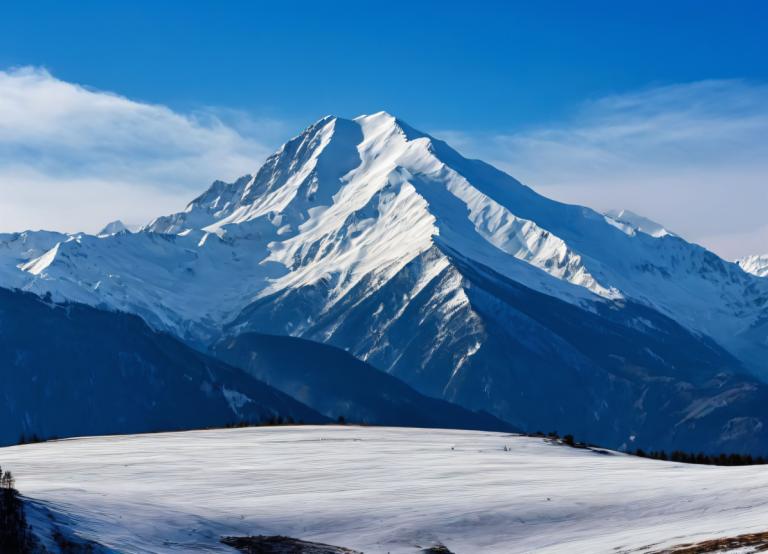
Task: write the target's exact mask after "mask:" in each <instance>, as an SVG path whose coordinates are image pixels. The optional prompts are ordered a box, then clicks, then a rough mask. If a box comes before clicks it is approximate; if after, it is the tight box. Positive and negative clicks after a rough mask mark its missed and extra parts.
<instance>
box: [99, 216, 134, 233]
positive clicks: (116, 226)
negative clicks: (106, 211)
mask: <svg viewBox="0 0 768 554" xmlns="http://www.w3.org/2000/svg"><path fill="white" fill-rule="evenodd" d="M133 231H134V229H132V228H130V227H128V226H127V225H126V224H125V223H123V222H122V221H120V220H119V219H116V220H115V221H110V222H109V223H107V224H106V225H105V226H104V228H103V229H102V230H101V231H99V232H98V233H97V236H99V237H104V236H109V235H116V234H117V233H131V232H133Z"/></svg>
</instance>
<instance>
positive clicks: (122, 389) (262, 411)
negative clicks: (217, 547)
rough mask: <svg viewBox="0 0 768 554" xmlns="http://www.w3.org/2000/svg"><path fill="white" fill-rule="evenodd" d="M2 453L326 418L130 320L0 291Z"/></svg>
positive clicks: (124, 315)
mask: <svg viewBox="0 0 768 554" xmlns="http://www.w3.org/2000/svg"><path fill="white" fill-rule="evenodd" d="M0 379H1V380H2V389H1V392H0V422H2V424H1V425H0V445H7V444H13V443H15V442H16V441H18V439H19V437H20V436H21V435H22V434H24V435H26V436H28V437H29V436H31V435H37V436H39V437H40V438H50V437H54V436H57V437H69V436H75V435H102V434H116V433H138V432H147V431H163V430H177V429H194V428H202V427H211V426H220V425H225V424H229V423H237V422H253V423H259V422H262V421H266V420H268V419H270V418H273V417H277V416H280V417H283V418H288V417H291V418H293V419H294V420H296V421H299V420H303V421H305V422H308V423H309V422H324V421H326V418H324V417H323V416H321V415H320V414H318V413H317V412H315V411H314V410H312V409H310V408H308V407H307V406H305V405H303V404H301V403H299V402H297V401H295V400H294V399H292V398H290V397H289V396H287V395H286V394H283V393H282V392H279V391H277V390H275V389H273V388H272V387H270V386H268V385H265V384H264V383H261V382H260V381H258V380H256V379H254V378H253V377H250V376H249V375H246V374H245V373H244V372H242V371H241V370H239V369H235V368H233V367H230V366H228V365H226V364H224V363H223V362H220V361H218V360H215V359H212V358H210V357H208V356H205V355H202V354H200V353H198V352H196V351H194V350H192V349H191V348H189V347H188V346H185V345H184V344H183V343H181V342H179V341H178V340H177V339H175V338H173V337H171V336H170V335H167V334H165V333H158V332H156V331H153V330H151V329H150V328H149V327H148V326H147V325H146V323H144V322H143V321H142V320H141V319H140V318H138V317H136V316H134V315H128V314H122V313H116V312H107V311H102V310H98V309H94V308H91V307H88V306H83V305H78V304H65V305H56V304H52V303H50V302H49V301H46V300H44V299H41V298H39V297H37V296H34V295H31V294H26V293H21V292H13V291H9V290H6V289H0Z"/></svg>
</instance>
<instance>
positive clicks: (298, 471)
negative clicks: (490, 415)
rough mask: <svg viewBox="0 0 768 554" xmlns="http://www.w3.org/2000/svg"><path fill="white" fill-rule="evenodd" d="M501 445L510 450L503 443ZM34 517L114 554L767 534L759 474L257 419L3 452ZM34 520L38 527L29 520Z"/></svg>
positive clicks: (469, 549)
mask: <svg viewBox="0 0 768 554" xmlns="http://www.w3.org/2000/svg"><path fill="white" fill-rule="evenodd" d="M505 447H507V449H508V450H505ZM0 465H2V466H3V467H4V468H8V469H11V470H12V471H13V472H14V474H16V476H17V478H18V486H19V489H20V491H21V492H22V494H23V495H24V496H25V497H26V498H27V499H28V500H29V502H30V506H31V508H32V509H31V516H32V519H33V520H34V521H35V522H40V521H44V520H45V519H46V518H44V517H41V514H42V513H43V512H44V510H46V509H47V510H50V511H51V512H52V513H53V515H54V516H55V518H56V521H58V522H59V523H58V524H59V525H61V526H62V527H63V528H64V529H65V531H66V530H67V529H69V530H71V531H73V532H74V533H76V534H77V535H79V536H80V537H82V538H86V539H90V540H94V541H98V542H99V543H101V544H103V545H105V546H107V547H109V548H110V549H114V551H117V552H126V553H128V552H131V553H132V552H136V553H139V552H141V553H146V552H234V550H232V549H230V548H229V547H227V546H224V545H222V544H220V543H219V539H220V537H221V536H222V535H246V534H270V535H272V534H281V535H288V536H291V537H295V538H299V539H305V540H311V541H318V542H323V543H329V544H334V545H339V546H345V547H349V548H354V549H358V550H362V551H364V552H366V553H372V552H392V553H394V552H405V553H408V552H410V553H415V552H418V551H419V548H420V547H421V548H423V547H427V546H431V545H434V544H436V543H443V544H445V545H446V546H447V547H448V548H450V549H451V550H452V551H453V552H455V553H477V552H483V553H484V552H499V553H513V552H559V553H562V552H569V553H573V552H585V553H586V552H589V553H594V552H631V551H635V550H636V549H638V548H641V547H646V546H649V545H652V546H651V547H650V548H649V549H648V551H651V552H652V551H656V550H659V549H661V548H663V547H665V546H672V545H676V544H680V543H685V542H695V541H702V540H705V539H710V538H717V537H726V536H733V535H739V534H742V533H747V532H761V531H766V530H768V468H766V467H765V466H752V467H734V468H725V467H710V466H693V465H683V464H675V463H669V462H658V461H653V460H647V459H640V458H635V457H632V456H626V455H623V454H617V453H599V452H593V451H589V450H581V449H573V448H569V447H566V446H562V445H557V444H552V443H550V442H548V441H545V440H542V439H538V438H530V437H521V436H515V435H507V434H501V433H482V432H473V431H451V430H428V429H400V428H360V427H338V426H321V427H314V426H305V427H262V428H246V429H230V430H212V431H193V432H185V433H163V434H149V435H133V436H111V437H97V438H84V439H74V440H65V441H59V442H50V443H42V444H33V445H25V446H15V447H9V448H4V449H0ZM38 524H39V523H38Z"/></svg>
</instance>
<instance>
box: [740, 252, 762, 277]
mask: <svg viewBox="0 0 768 554" xmlns="http://www.w3.org/2000/svg"><path fill="white" fill-rule="evenodd" d="M736 263H738V264H739V265H740V266H741V268H742V269H743V270H744V271H746V272H748V273H752V274H753V275H757V276H758V277H768V254H763V255H755V256H746V257H744V258H741V259H739V260H737V262H736Z"/></svg>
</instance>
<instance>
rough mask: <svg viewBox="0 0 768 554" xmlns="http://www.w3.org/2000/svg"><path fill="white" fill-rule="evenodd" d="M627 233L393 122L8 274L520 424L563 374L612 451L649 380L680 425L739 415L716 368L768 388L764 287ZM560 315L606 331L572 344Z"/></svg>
mask: <svg viewBox="0 0 768 554" xmlns="http://www.w3.org/2000/svg"><path fill="white" fill-rule="evenodd" d="M626 215H627V214H626V213H625V214H624V215H623V216H621V217H623V218H624V219H626ZM617 217H618V215H617ZM633 221H634V223H632V222H630V223H632V224H633V225H635V226H637V225H638V222H637V218H634V219H633ZM630 223H620V222H618V221H616V220H612V219H610V218H606V216H604V215H602V214H599V213H597V212H594V211H592V210H590V209H588V208H583V207H580V206H571V205H565V204H560V203H558V202H554V201H552V200H549V199H547V198H544V197H542V196H540V195H538V194H536V193H535V192H534V191H533V190H531V189H530V188H528V187H525V186H523V185H522V184H520V183H519V182H518V181H516V180H514V179H513V178H511V177H509V176H508V175H506V174H504V173H502V172H500V171H498V170H496V169H494V168H493V167H491V166H489V165H487V164H484V163H483V162H480V161H476V160H467V159H465V158H463V157H461V156H460V155H459V154H458V153H457V152H455V151H454V150H452V149H451V148H450V147H449V146H448V145H446V144H445V143H443V142H441V141H439V140H436V139H434V138H432V137H429V136H427V135H425V134H423V133H420V132H418V131H416V130H414V129H412V128H410V127H409V126H407V125H406V124H404V123H402V122H401V121H399V120H397V119H396V118H394V117H392V116H390V115H388V114H385V113H379V114H374V115H371V116H363V117H359V118H356V119H355V120H345V119H341V118H335V117H327V118H324V119H322V120H320V121H318V122H317V123H316V124H314V125H312V126H311V127H309V128H308V129H307V130H306V131H305V132H303V133H302V134H301V135H299V136H297V137H296V138H294V139H292V140H291V141H289V142H288V143H286V144H285V145H284V146H283V147H282V148H281V149H280V150H279V151H278V152H276V153H275V154H274V155H273V156H272V157H270V158H269V159H268V160H267V162H266V163H265V164H264V166H263V167H262V168H261V169H260V170H259V171H258V173H257V174H256V175H255V176H246V177H243V178H242V179H239V180H238V181H236V182H235V183H231V184H226V183H222V182H216V183H214V184H213V185H212V187H211V188H210V189H209V190H208V191H206V192H205V193H203V194H202V195H201V196H199V197H198V198H197V199H195V200H194V201H193V202H192V203H190V204H189V205H188V207H187V209H186V210H185V211H183V212H180V213H178V214H173V215H170V216H166V217H162V218H159V219H157V220H155V221H153V222H151V223H150V224H149V225H147V226H146V227H145V228H144V229H143V230H142V232H139V233H135V234H125V233H118V234H116V235H112V236H107V237H101V238H96V237H88V236H85V235H78V236H73V237H69V238H68V239H67V240H65V241H62V242H60V243H59V244H57V245H56V246H55V247H53V248H51V249H50V250H49V251H48V252H46V253H44V254H42V255H40V256H38V257H36V258H33V257H30V258H29V259H28V260H26V263H23V264H21V270H19V269H16V266H14V268H13V271H14V272H15V273H14V276H13V280H14V282H21V285H20V286H23V288H25V289H26V290H30V291H34V292H36V293H38V294H44V293H46V292H51V293H52V294H53V297H54V298H68V299H73V300H77V301H80V302H84V303H88V304H93V305H99V306H106V307H110V308H113V309H119V310H124V311H129V312H132V313H137V314H139V315H141V316H142V317H144V318H145V319H146V320H147V321H148V322H150V324H151V325H153V326H155V327H157V328H159V329H164V330H169V331H171V332H173V333H175V334H177V335H178V336H180V337H183V338H184V339H185V340H187V341H190V342H192V343H194V344H196V345H200V346H207V345H210V344H213V343H214V342H215V341H217V340H219V339H221V338H222V336H227V335H233V334H237V333H239V332H242V331H248V330H255V331H259V332H263V333H271V334H288V335H294V336H300V337H306V338H311V339H314V340H318V341H322V342H329V343H332V344H334V345H336V346H341V347H343V348H345V349H347V350H349V351H351V352H352V353H353V354H355V355H356V356H357V357H359V358H361V359H363V360H366V361H368V362H371V363H373V364H374V365H375V366H377V367H379V368H380V369H384V370H386V371H389V372H392V373H394V374H395V375H397V376H398V377H400V378H401V379H403V380H404V381H406V382H407V383H409V384H410V385H412V386H414V387H415V388H417V389H418V390H419V391H421V392H423V393H427V394H431V395H435V396H440V397H444V398H449V399H454V400H456V401H459V402H461V403H462V404H463V405H465V406H467V407H470V408H473V409H477V408H481V407H482V408H486V409H489V410H490V411H492V412H493V413H494V414H496V415H499V416H501V417H505V418H507V419H508V420H509V421H511V422H513V423H515V424H521V423H524V424H527V425H536V421H537V420H536V419H535V418H534V417H533V415H534V413H535V414H538V412H540V411H542V410H543V408H542V407H541V406H544V405H546V403H544V404H542V403H541V401H542V398H541V393H539V394H538V395H535V394H534V395H533V396H532V397H531V398H530V399H529V398H528V397H525V396H524V395H525V394H526V393H529V392H530V391H532V390H535V389H536V388H537V384H539V385H540V384H541V382H542V379H545V377H544V376H547V377H546V379H551V382H553V383H558V379H561V378H563V377H564V376H566V375H567V376H569V378H568V379H567V380H566V382H574V383H577V384H578V387H577V389H578V390H582V391H586V392H585V393H584V395H583V396H576V397H575V398H568V395H569V392H568V388H567V387H566V386H565V385H562V383H563V382H560V384H561V385H562V386H558V387H556V388H557V390H558V393H557V395H556V400H554V402H555V406H556V407H557V408H556V410H543V411H544V412H545V414H550V419H547V420H545V421H544V423H547V422H553V423H554V422H556V421H558V420H556V419H554V420H553V419H552V418H555V416H553V415H551V414H553V413H555V414H559V415H558V416H557V417H559V418H560V420H563V421H566V420H570V421H575V422H576V423H578V425H581V426H583V427H584V428H588V427H590V428H595V429H598V430H599V433H600V436H606V437H607V436H610V442H609V444H612V445H616V446H618V445H620V444H622V443H623V442H624V441H626V440H628V438H629V437H630V436H632V434H633V432H634V430H636V428H637V427H638V425H639V423H638V421H639V422H640V423H642V422H643V421H646V420H647V419H648V418H647V417H646V416H645V415H644V414H648V413H652V411H651V409H648V410H645V409H641V410H638V413H637V414H633V415H631V417H630V414H628V411H629V410H628V409H627V408H626V406H635V405H642V404H643V402H642V399H643V398H645V394H646V393H644V391H645V390H646V388H647V386H648V385H647V383H646V381H647V379H651V378H650V377H647V376H649V375H650V376H653V378H652V379H651V381H652V382H653V383H656V384H658V383H659V382H660V381H659V379H661V380H662V381H663V380H669V382H670V383H676V385H675V386H670V387H669V390H670V391H673V392H674V391H676V392H674V394H676V395H677V397H676V401H675V402H672V403H671V404H666V405H667V406H677V407H676V408H674V409H672V408H668V409H667V412H666V415H667V416H668V417H669V418H671V419H669V420H666V423H669V422H670V421H676V422H679V421H686V419H685V414H686V413H687V412H686V409H687V408H686V406H688V407H690V405H691V403H692V402H699V401H701V402H703V401H704V400H702V398H713V400H712V401H711V403H710V404H708V405H711V406H713V407H714V406H721V407H726V408H727V407H729V406H731V405H732V404H731V400H730V399H732V398H734V397H736V398H743V397H744V395H747V396H748V394H747V393H746V392H745V391H747V390H751V389H750V388H749V387H747V388H739V386H736V385H735V386H736V388H735V389H733V390H736V391H742V394H737V393H735V392H734V393H729V394H728V395H726V397H718V396H717V394H716V393H717V386H716V385H712V387H714V388H710V389H707V386H709V385H706V384H707V383H710V384H712V383H719V382H721V380H720V379H718V378H717V375H718V374H719V373H721V372H722V373H724V374H725V375H727V376H728V377H727V378H726V379H725V380H723V382H726V383H731V382H733V383H736V382H741V381H743V380H744V379H746V378H742V377H738V374H739V373H740V372H742V371H743V369H744V367H746V368H748V369H750V370H751V371H753V372H755V373H757V374H761V375H762V376H763V377H764V378H768V371H767V370H766V367H765V360H766V359H768V341H766V337H768V281H765V280H764V279H760V278H758V277H756V276H753V275H750V274H748V273H745V272H744V271H742V269H741V268H740V267H739V266H738V265H736V264H733V263H729V262H725V261H723V260H722V259H720V258H719V257H717V256H716V255H714V254H712V253H711V252H708V251H706V250H705V249H703V248H701V247H699V246H696V245H693V244H689V243H687V242H685V241H684V240H683V239H681V238H680V237H677V236H674V235H671V234H663V233H658V232H653V233H652V234H648V233H647V232H632V228H631V227H630ZM653 235H657V236H653ZM16 265H18V264H16ZM5 272H9V273H10V272H11V271H10V270H8V269H7V268H6V269H4V273H5ZM499 283H501V285H499ZM510 291H512V292H510ZM499 295H501V296H499ZM541 295H544V296H545V297H547V298H549V299H552V301H547V302H542V301H541V300H540V299H541ZM510 298H512V299H514V301H512V300H510ZM528 304H531V305H536V306H539V309H543V310H550V311H547V312H546V313H543V314H535V313H530V310H526V309H525V306H526V305H528ZM561 313H562V314H568V317H570V318H572V320H571V321H569V323H570V324H572V325H574V324H577V323H578V322H580V321H583V320H585V319H587V320H589V321H594V322H595V323H594V325H593V326H592V329H589V330H584V331H583V332H582V333H575V334H574V333H571V334H567V333H565V331H564V326H563V325H561V323H562V319H563V318H562V317H560V316H559V315H558V314H561ZM537 318H538V319H537ZM541 319H543V320H545V323H541V321H540V320H541ZM351 321H354V322H355V324H354V326H353V325H351V324H350V323H349V322H351ZM566 327H567V326H566ZM521 333H524V334H521ZM613 337H620V338H621V340H620V341H619V342H620V344H621V345H629V346H626V347H625V346H621V347H618V346H616V347H614V341H613V340H612V338H613ZM590 341H599V342H600V346H599V348H597V349H595V348H594V347H593V345H592V344H591V343H590ZM683 345H685V346H683ZM630 346H631V348H630ZM646 349H647V350H646ZM595 350H597V351H598V352H595ZM533 368H536V369H533ZM585 368H587V369H585ZM619 376H620V377H621V378H620V379H619V381H618V382H620V383H623V384H617V381H615V379H617V378H618V377H619ZM747 380H748V379H747ZM547 382H549V381H547ZM690 387H693V388H694V389H695V391H694V393H691V394H690V395H689V394H688V392H687V391H689V390H690ZM540 388H541V387H539V389H540ZM661 388H663V387H661ZM595 390H599V391H602V392H601V394H604V395H605V396H604V397H602V398H601V397H600V395H598V394H596V393H594V392H590V391H595ZM726 390H731V389H726ZM620 391H621V392H620ZM720 392H726V391H720ZM521 395H522V396H523V398H524V400H525V401H523V402H520V401H519V400H518V398H519V397H520V396H521ZM723 398H727V399H729V400H728V401H725V400H724V399H723ZM533 399H537V400H539V408H537V409H536V410H533V413H529V412H528V410H529V408H531V406H532V405H533V404H534V400H533ZM686 399H687V400H686ZM686 402H687V403H686ZM638 403H639V404H638ZM605 405H607V407H606V406H605ZM660 405H664V404H660ZM750 405H752V404H750ZM619 406H625V407H624V408H623V410H624V416H622V417H621V418H620V419H621V421H622V423H619V424H616V425H613V424H611V423H610V421H611V418H612V417H613V416H614V415H615V414H616V413H617V410H619V409H620V408H619ZM572 409H576V412H574V413H578V414H579V416H578V417H577V418H575V419H572V418H569V417H568V413H569V411H570V410H572ZM726 411H727V410H723V409H714V411H707V412H706V413H707V414H710V415H712V417H713V418H714V419H713V420H712V422H711V423H710V424H709V430H710V431H713V429H716V430H717V432H716V433H714V435H713V436H714V437H715V438H714V439H712V440H721V439H722V438H723V437H730V436H733V433H732V432H731V430H732V427H733V426H734V425H737V424H736V423H734V422H733V421H732V419H733V417H735V416H731V415H728V414H727V413H725V412H726ZM738 417H742V416H738ZM743 417H746V418H747V421H748V423H747V424H738V425H737V426H738V428H739V429H740V430H743V431H745V432H746V434H747V435H749V436H751V437H752V438H753V439H754V438H756V437H759V435H760V432H761V431H760V429H761V426H762V425H763V423H762V421H763V415H762V412H761V411H760V410H758V411H757V412H755V413H747V414H743ZM627 418H629V419H627ZM750 418H752V419H750ZM596 422H598V423H596ZM599 422H602V423H599ZM542 424H543V423H542ZM739 425H740V426H739ZM661 433H666V427H665V426H659V425H657V426H656V428H655V429H654V430H652V431H651V434H650V435H649V436H647V440H649V441H651V442H653V441H657V440H662V437H661V435H660V434H661ZM603 434H605V435H603ZM664 440H665V439H664Z"/></svg>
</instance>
